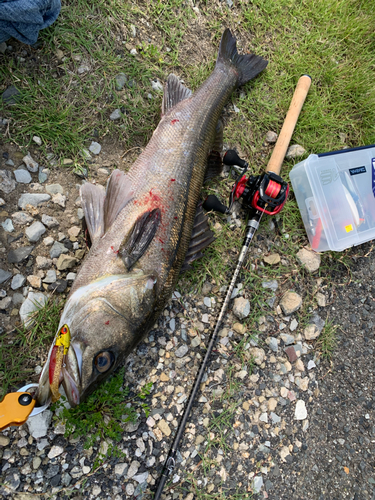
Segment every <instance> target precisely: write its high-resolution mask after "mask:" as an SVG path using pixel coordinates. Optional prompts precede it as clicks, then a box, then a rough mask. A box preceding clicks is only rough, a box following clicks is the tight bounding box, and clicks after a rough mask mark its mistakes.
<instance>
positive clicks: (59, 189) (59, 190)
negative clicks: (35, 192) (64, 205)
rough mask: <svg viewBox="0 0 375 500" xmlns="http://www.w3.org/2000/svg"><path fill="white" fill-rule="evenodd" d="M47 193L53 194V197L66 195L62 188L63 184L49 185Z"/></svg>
mask: <svg viewBox="0 0 375 500" xmlns="http://www.w3.org/2000/svg"><path fill="white" fill-rule="evenodd" d="M46 191H47V193H48V194H51V195H52V194H57V193H60V194H64V189H63V187H62V186H61V184H48V185H47V186H46Z"/></svg>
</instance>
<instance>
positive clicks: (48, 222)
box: [42, 214, 60, 229]
mask: <svg viewBox="0 0 375 500" xmlns="http://www.w3.org/2000/svg"><path fill="white" fill-rule="evenodd" d="M42 222H43V224H44V225H45V226H47V227H48V229H52V228H54V227H58V226H59V224H60V223H59V221H58V220H57V219H55V217H51V216H49V215H46V214H43V215H42Z"/></svg>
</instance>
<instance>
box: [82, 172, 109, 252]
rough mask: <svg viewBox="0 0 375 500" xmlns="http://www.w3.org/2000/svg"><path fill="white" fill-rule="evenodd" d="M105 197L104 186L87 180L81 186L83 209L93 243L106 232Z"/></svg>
mask: <svg viewBox="0 0 375 500" xmlns="http://www.w3.org/2000/svg"><path fill="white" fill-rule="evenodd" d="M104 198H105V190H104V188H103V186H100V185H94V184H90V183H89V182H87V183H86V184H84V185H83V186H82V187H81V200H82V209H83V212H84V214H85V219H86V224H87V229H88V231H89V233H90V238H91V242H92V244H94V243H95V242H96V241H97V240H98V239H99V238H101V237H102V236H103V234H104V218H103V213H104V211H103V207H104Z"/></svg>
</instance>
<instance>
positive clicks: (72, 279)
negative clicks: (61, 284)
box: [66, 273, 77, 281]
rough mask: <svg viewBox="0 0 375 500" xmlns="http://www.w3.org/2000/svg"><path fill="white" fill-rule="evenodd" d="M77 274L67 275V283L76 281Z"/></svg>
mask: <svg viewBox="0 0 375 500" xmlns="http://www.w3.org/2000/svg"><path fill="white" fill-rule="evenodd" d="M76 276H77V273H68V274H67V275H66V279H67V281H74V280H75V279H76Z"/></svg>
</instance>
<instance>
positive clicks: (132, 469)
mask: <svg viewBox="0 0 375 500" xmlns="http://www.w3.org/2000/svg"><path fill="white" fill-rule="evenodd" d="M140 466H141V464H140V463H139V462H138V461H137V460H133V462H132V463H131V464H130V467H129V469H128V474H127V477H128V479H131V478H132V477H133V476H135V475H136V474H137V472H138V469H139V467H140Z"/></svg>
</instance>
